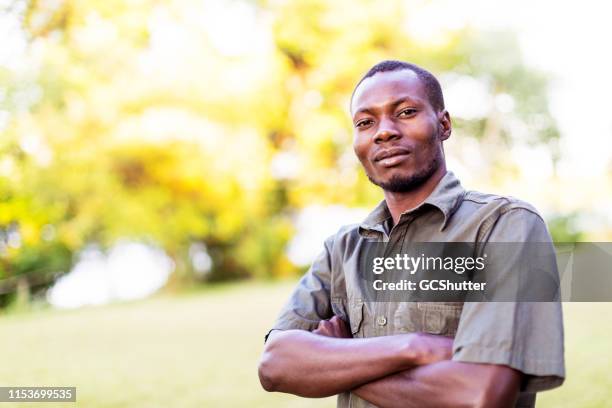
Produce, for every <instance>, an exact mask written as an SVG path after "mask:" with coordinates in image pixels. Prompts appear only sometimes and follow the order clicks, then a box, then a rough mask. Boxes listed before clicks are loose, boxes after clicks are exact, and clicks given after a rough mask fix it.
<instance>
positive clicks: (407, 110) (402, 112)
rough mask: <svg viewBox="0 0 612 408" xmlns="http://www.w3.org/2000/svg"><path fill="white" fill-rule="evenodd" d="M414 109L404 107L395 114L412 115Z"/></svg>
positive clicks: (401, 115)
mask: <svg viewBox="0 0 612 408" xmlns="http://www.w3.org/2000/svg"><path fill="white" fill-rule="evenodd" d="M416 111H417V110H416V109H413V108H408V109H404V110H403V111H401V112H400V113H399V114H398V115H397V116H400V117H406V116H412V115H414V114H415V113H416Z"/></svg>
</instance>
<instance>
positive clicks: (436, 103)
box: [351, 60, 444, 111]
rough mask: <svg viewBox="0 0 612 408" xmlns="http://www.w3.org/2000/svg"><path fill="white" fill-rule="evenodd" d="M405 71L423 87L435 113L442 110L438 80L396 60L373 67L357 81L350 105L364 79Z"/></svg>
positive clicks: (429, 73) (422, 69)
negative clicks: (414, 77)
mask: <svg viewBox="0 0 612 408" xmlns="http://www.w3.org/2000/svg"><path fill="white" fill-rule="evenodd" d="M404 69H407V70H409V71H412V72H414V73H415V74H416V76H417V77H418V78H419V79H420V80H421V82H422V83H423V85H424V86H425V93H426V94H427V98H428V99H429V103H430V104H431V106H432V107H433V108H434V109H435V110H436V111H442V110H444V96H443V95H442V87H441V86H440V82H438V79H437V78H436V77H435V76H433V74H432V73H431V72H429V71H427V70H426V69H424V68H421V67H419V66H418V65H415V64H411V63H409V62H404V61H397V60H385V61H381V62H379V63H378V64H376V65H374V66H373V67H372V68H370V70H369V71H368V72H366V74H365V75H364V76H363V77H362V78H361V79H360V80H359V82H358V83H357V85H356V86H355V89H353V93H352V94H351V104H352V103H353V96H354V95H355V91H356V90H357V88H359V85H361V83H362V82H363V81H364V80H365V79H366V78H370V77H372V76H374V75H375V74H377V73H379V72H390V71H401V70H404Z"/></svg>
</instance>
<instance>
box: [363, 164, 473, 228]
mask: <svg viewBox="0 0 612 408" xmlns="http://www.w3.org/2000/svg"><path fill="white" fill-rule="evenodd" d="M464 193H465V190H464V189H463V187H462V186H461V183H460V182H459V179H458V178H457V177H455V175H454V174H453V172H451V171H448V172H446V174H445V175H444V176H443V177H442V179H441V180H440V182H439V183H438V185H437V186H436V188H434V190H433V191H432V192H431V194H430V195H429V197H427V198H426V199H425V200H424V201H423V202H422V203H421V204H420V205H419V206H417V207H416V208H414V209H412V210H410V211H406V212H405V213H403V214H408V213H413V212H415V211H417V210H419V209H421V208H422V207H424V206H425V205H431V206H433V207H435V208H437V209H438V210H440V211H441V212H442V214H443V215H444V222H443V223H442V226H441V227H440V231H442V230H443V229H444V227H446V224H447V223H448V221H449V219H450V217H451V216H452V215H453V213H454V212H455V210H456V209H457V208H458V207H459V204H461V199H462V198H463V195H464ZM403 214H402V215H403ZM389 218H391V212H390V211H389V208H388V207H387V203H386V201H385V200H382V201H381V202H380V203H379V204H378V205H377V206H376V208H374V210H373V211H372V212H371V213H370V214H369V215H368V216H367V217H366V219H365V220H363V222H362V223H361V225H360V229H363V230H374V231H380V232H383V231H384V228H383V223H384V222H385V221H386V220H387V219H389Z"/></svg>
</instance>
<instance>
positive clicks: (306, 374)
mask: <svg viewBox="0 0 612 408" xmlns="http://www.w3.org/2000/svg"><path fill="white" fill-rule="evenodd" d="M348 337H350V333H349V332H348V329H347V328H346V325H345V323H344V321H343V320H342V319H339V318H337V317H334V318H332V319H331V320H329V321H322V322H321V323H320V324H319V327H318V328H317V329H316V330H315V331H313V332H312V333H310V332H306V331H302V330H288V331H283V332H273V334H272V335H271V336H270V339H269V340H268V343H267V344H266V348H265V350H264V355H263V358H262V361H261V363H260V366H259V377H260V380H261V383H262V385H263V386H264V388H265V389H266V390H267V391H281V392H288V393H292V394H296V395H300V396H304V397H326V396H330V395H334V394H338V393H341V392H345V391H351V392H353V393H354V394H356V395H358V396H359V397H361V398H363V399H365V400H368V401H370V402H371V403H373V404H375V405H377V406H380V407H429V406H432V407H445V406H452V407H457V406H467V407H506V406H509V407H510V406H513V404H514V402H515V401H516V398H517V396H518V390H519V385H520V380H521V373H520V372H519V371H516V370H514V369H512V368H510V367H507V366H502V365H493V364H473V363H462V362H456V361H450V358H451V356H452V342H453V341H452V339H450V338H447V337H444V336H435V335H428V334H422V333H412V334H400V335H394V336H383V337H373V338H367V339H352V338H348Z"/></svg>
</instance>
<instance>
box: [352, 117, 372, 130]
mask: <svg viewBox="0 0 612 408" xmlns="http://www.w3.org/2000/svg"><path fill="white" fill-rule="evenodd" d="M371 123H372V119H364V120H360V121H359V122H357V124H356V125H355V127H356V128H362V127H365V126H368V125H369V124H371Z"/></svg>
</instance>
